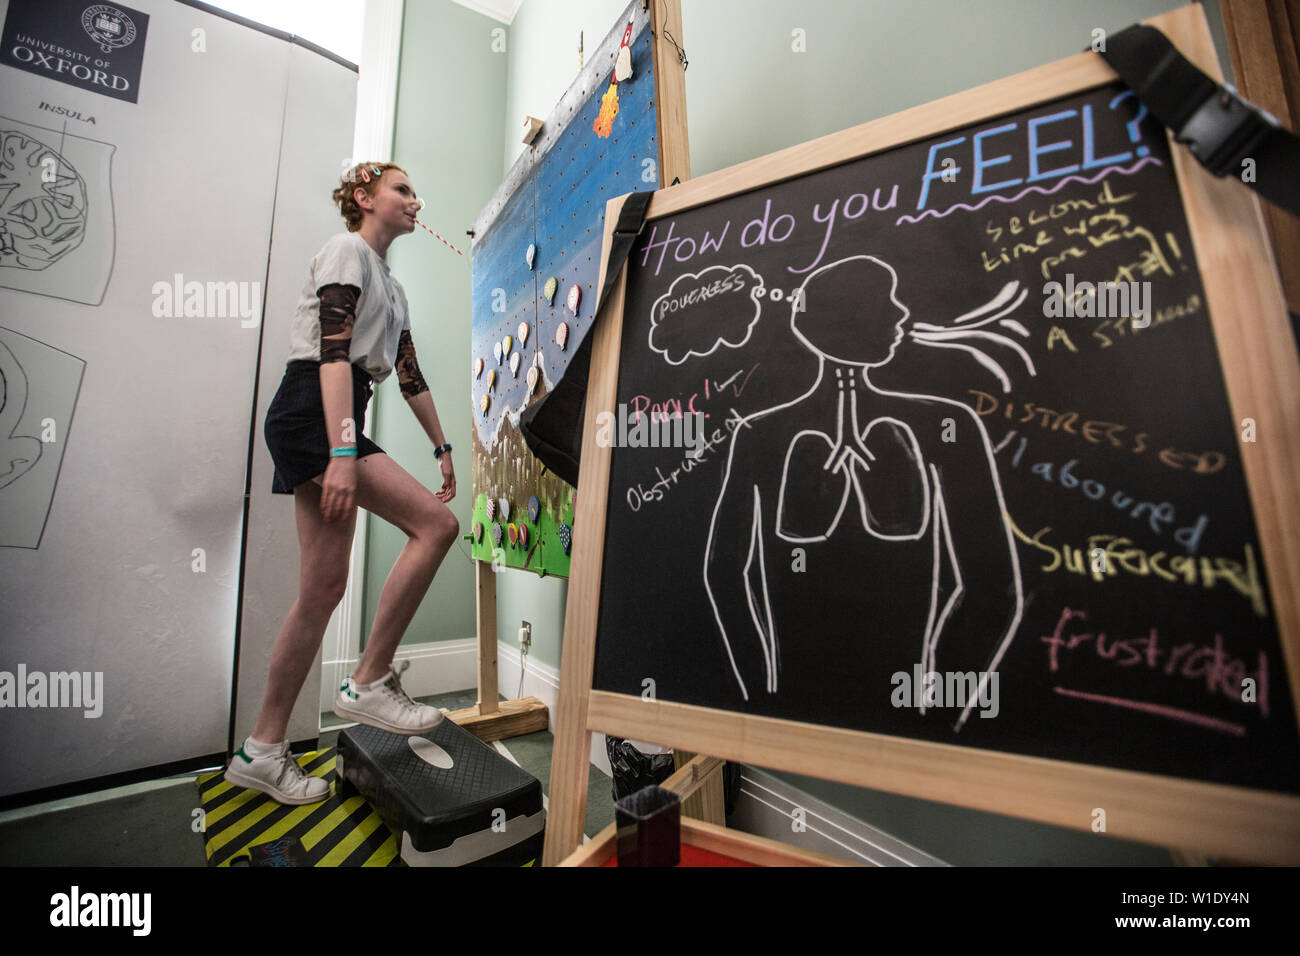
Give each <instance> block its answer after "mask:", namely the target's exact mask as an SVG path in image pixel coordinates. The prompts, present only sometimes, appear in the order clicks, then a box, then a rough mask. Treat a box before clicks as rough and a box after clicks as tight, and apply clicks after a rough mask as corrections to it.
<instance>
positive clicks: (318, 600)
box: [253, 481, 356, 743]
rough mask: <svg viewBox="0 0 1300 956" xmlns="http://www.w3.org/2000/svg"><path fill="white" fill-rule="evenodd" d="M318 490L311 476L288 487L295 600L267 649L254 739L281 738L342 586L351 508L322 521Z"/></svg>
mask: <svg viewBox="0 0 1300 956" xmlns="http://www.w3.org/2000/svg"><path fill="white" fill-rule="evenodd" d="M320 495H321V492H320V487H319V486H318V485H316V484H314V483H313V482H310V481H309V482H306V483H304V484H301V485H299V486H298V487H297V488H295V489H294V490H293V498H294V506H295V510H296V513H297V520H298V548H299V552H300V554H301V558H300V570H299V584H298V600H297V601H295V602H294V605H293V607H292V608H291V609H290V611H289V616H288V617H287V618H286V619H285V622H284V627H282V628H281V629H280V637H279V639H278V640H276V642H275V648H274V649H273V650H272V651H271V676H270V680H268V681H267V685H266V697H265V698H264V699H263V701H262V712H261V714H260V715H259V717H258V719H257V726H255V727H254V728H253V738H254V739H255V740H260V741H262V742H263V743H279V742H280V741H281V740H284V735H285V731H286V729H287V728H288V726H289V715H290V714H291V713H292V712H293V705H294V702H295V701H296V700H297V699H298V693H299V692H300V691H301V690H302V685H303V681H305V680H306V679H307V674H308V673H309V672H310V671H311V666H312V663H313V662H314V661H315V660H316V654H317V652H318V651H319V650H320V643H321V639H322V638H323V637H324V636H325V628H326V627H327V626H328V625H329V619H330V614H332V613H333V611H334V608H335V607H336V606H337V605H338V603H339V601H341V600H342V599H343V592H344V591H345V590H346V588H347V583H348V559H349V557H350V556H351V552H352V534H353V531H354V530H355V529H356V512H355V511H354V512H353V513H352V515H351V516H349V517H348V519H347V520H345V521H337V522H334V523H333V524H330V523H327V522H326V521H325V519H324V518H323V517H322V516H321V512H320Z"/></svg>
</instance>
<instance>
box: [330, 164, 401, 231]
mask: <svg viewBox="0 0 1300 956" xmlns="http://www.w3.org/2000/svg"><path fill="white" fill-rule="evenodd" d="M389 169H395V170H397V171H398V172H399V173H402V174H403V175H405V174H406V170H404V169H403V168H402V167H401V166H398V165H397V164H395V163H361V164H360V165H357V166H353V167H352V168H351V169H349V170H348V171H347V172H346V173H344V175H343V182H342V184H341V185H340V186H339V187H338V188H337V189H335V190H334V193H333V195H334V202H335V204H336V205H337V206H338V207H339V212H341V213H342V214H343V218H344V219H345V220H347V224H348V232H356V231H357V230H358V229H360V228H361V223H362V220H364V219H365V215H366V213H365V210H364V209H362V208H361V207H360V206H358V205H357V201H356V199H354V198H353V193H354V192H355V191H356V189H357V187H358V186H360V187H361V188H362V189H364V190H365V191H366V195H367V196H374V194H375V189H376V188H377V187H378V186H379V178H380V177H381V176H383V174H384V172H385V171H386V170H389ZM363 170H364V171H365V173H366V174H367V175H368V176H369V179H370V181H369V182H367V181H366V175H363Z"/></svg>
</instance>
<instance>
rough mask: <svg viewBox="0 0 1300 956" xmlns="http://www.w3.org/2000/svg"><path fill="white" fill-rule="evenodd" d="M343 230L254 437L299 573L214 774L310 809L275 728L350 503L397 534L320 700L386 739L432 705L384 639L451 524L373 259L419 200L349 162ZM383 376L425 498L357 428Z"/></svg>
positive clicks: (310, 645)
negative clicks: (390, 557) (395, 388)
mask: <svg viewBox="0 0 1300 956" xmlns="http://www.w3.org/2000/svg"><path fill="white" fill-rule="evenodd" d="M334 201H335V202H336V203H338V205H339V209H340V211H341V212H342V214H343V218H344V219H345V220H346V221H347V228H348V231H347V232H344V233H339V234H338V235H335V236H333V237H332V238H331V239H330V240H329V241H328V242H326V243H325V246H324V248H323V249H321V251H320V252H319V253H318V254H317V255H316V257H315V258H314V259H313V260H312V264H311V268H310V271H309V275H308V278H307V282H306V283H305V285H304V287H303V291H302V296H301V298H300V300H299V303H298V309H297V312H296V314H295V316H294V320H293V325H292V328H291V333H290V335H291V342H292V345H291V349H290V353H289V362H288V365H287V367H286V369H285V375H284V379H283V381H282V382H281V383H280V388H279V391H277V392H276V395H275V398H274V399H273V400H272V402H271V406H270V408H269V409H268V411H267V416H266V426H265V437H266V443H267V447H268V448H269V449H270V452H271V458H272V460H273V461H274V463H275V480H274V483H273V485H272V491H273V492H275V493H277V494H292V495H293V496H294V507H295V511H296V514H297V521H298V544H299V548H300V551H301V571H300V581H299V592H298V600H297V601H296V602H295V603H294V605H293V608H292V609H291V610H290V612H289V616H288V619H287V620H286V621H285V623H284V627H283V628H282V629H281V631H280V637H279V639H278V640H277V641H276V644H275V648H274V650H273V652H272V655H271V674H270V680H269V682H268V684H267V688H266V697H265V699H264V700H263V703H262V711H261V715H260V716H259V717H258V721H257V725H256V726H255V727H254V728H253V732H252V734H251V735H250V736H249V737H248V739H247V740H246V741H245V742H244V745H243V746H242V747H241V748H240V749H239V750H238V751H237V752H236V754H235V756H234V759H233V760H232V761H231V763H230V766H229V767H228V768H227V769H226V774H225V776H226V779H227V780H229V781H230V782H231V783H234V784H237V785H239V786H243V787H250V788H252V789H255V790H260V791H262V792H263V793H267V794H269V795H271V796H272V797H274V798H275V799H276V800H278V801H280V802H281V803H288V804H306V803H315V802H317V801H320V800H323V799H325V798H326V797H327V796H329V784H328V783H326V782H325V781H324V780H323V779H321V778H320V777H309V776H307V775H306V774H305V773H304V772H303V770H302V768H301V767H300V766H299V765H298V763H297V761H295V760H294V758H293V755H292V754H290V753H289V743H288V741H287V740H286V739H285V732H286V729H287V726H288V722H289V715H290V713H291V711H292V710H293V705H294V701H295V700H296V699H297V697H298V693H299V691H301V690H302V685H303V682H304V680H305V679H306V677H307V673H308V672H309V671H310V670H311V665H312V662H313V660H315V657H316V653H317V650H318V649H319V648H320V643H321V639H322V638H323V637H324V635H325V628H326V625H327V624H328V623H329V618H330V614H331V613H332V612H333V610H334V608H335V606H336V605H337V604H338V602H339V601H340V600H341V599H342V597H343V591H344V589H345V588H346V586H347V580H348V562H349V556H350V553H351V549H352V534H353V531H354V530H355V527H356V509H357V507H361V508H365V509H366V510H367V511H369V512H370V513H371V514H375V515H378V516H379V517H381V518H383V519H384V520H385V521H388V522H390V523H391V524H393V525H395V526H396V527H398V528H400V529H401V530H402V531H404V532H406V534H407V536H408V539H409V540H408V541H407V543H406V546H405V548H403V550H402V553H401V554H400V555H399V556H398V559H397V562H396V563H395V564H394V565H393V569H392V571H391V572H390V573H389V575H388V580H387V581H386V582H385V584H384V588H383V592H382V594H381V596H380V599H379V607H378V609H377V611H376V614H375V620H374V624H373V626H372V627H371V630H370V638H369V641H368V642H367V644H366V649H365V652H364V653H363V654H362V657H361V661H360V662H359V664H358V666H357V669H356V671H355V672H354V673H353V674H352V675H351V676H350V677H349V678H348V679H347V680H346V681H344V682H343V686H342V687H341V688H339V693H338V695H337V697H336V700H335V704H334V712H335V713H337V714H338V715H340V716H342V717H347V718H349V719H351V720H355V721H358V722H360V723H364V724H369V725H371V726H375V727H380V728H383V729H384V730H388V731H391V732H393V733H405V734H421V733H426V732H428V731H429V730H432V729H433V728H434V727H436V726H437V725H438V723H439V722H440V721H441V719H442V714H441V713H439V712H438V711H437V710H435V709H434V708H432V707H427V706H424V705H421V704H417V703H416V702H414V701H413V700H411V698H410V697H408V696H407V694H406V693H405V691H403V690H402V685H401V682H400V675H401V672H402V670H404V669H405V665H406V662H403V667H402V668H400V669H397V668H394V667H393V655H394V653H395V651H396V649H397V644H398V642H399V641H400V640H401V638H402V634H403V633H404V632H405V631H406V627H407V625H408V624H410V622H411V619H412V617H414V615H415V611H416V608H418V607H419V605H420V601H421V599H422V598H423V597H424V594H425V592H426V591H427V590H428V588H429V585H430V583H431V582H432V581H433V576H434V573H435V572H436V571H437V570H438V566H439V565H440V564H441V562H442V559H443V557H444V556H445V555H446V553H447V551H448V550H450V548H451V546H452V543H453V542H454V541H455V540H456V536H457V534H458V533H459V525H458V522H457V520H456V518H455V516H454V515H453V514H452V513H451V509H450V508H448V507H447V503H448V502H450V501H451V500H452V498H453V497H454V496H455V494H456V476H455V473H454V472H453V470H452V462H451V455H450V454H449V452H450V451H451V446H450V445H449V444H447V443H446V438H445V436H444V435H443V432H442V426H441V425H440V424H439V422H438V413H437V410H436V409H435V408H434V404H433V398H432V396H431V395H430V393H429V389H428V386H427V385H426V384H425V382H424V378H423V377H422V376H421V374H420V367H419V364H418V363H417V362H416V358H415V346H414V345H413V344H412V342H411V331H410V330H411V323H410V317H409V315H408V312H407V304H406V294H405V292H404V291H403V290H402V286H401V284H400V283H399V282H398V281H397V279H396V278H394V277H393V276H392V275H391V274H390V273H389V270H388V265H387V263H386V262H385V261H384V257H385V255H386V253H387V251H388V247H389V245H390V244H391V243H392V241H393V240H394V239H396V238H397V237H398V236H403V235H406V234H407V233H409V232H412V231H413V230H414V229H415V216H416V213H417V212H419V209H420V207H421V205H422V203H421V202H420V200H419V199H417V198H416V195H415V190H414V188H413V187H412V186H411V182H410V180H409V179H408V178H407V176H406V173H405V171H404V170H402V169H401V168H400V167H398V166H394V165H392V164H390V163H367V164H364V165H362V166H358V167H356V168H355V169H353V170H352V171H350V172H349V174H348V175H347V176H346V177H345V178H344V180H343V184H342V185H341V186H340V187H339V188H338V189H336V190H334ZM394 370H396V372H397V378H398V381H399V383H400V385H401V390H402V395H403V396H404V397H405V399H406V403H407V405H408V406H409V407H410V409H411V411H412V412H413V413H414V414H415V417H416V418H417V419H418V420H419V422H420V425H421V427H422V428H423V429H424V431H425V433H426V434H427V435H428V436H429V440H430V441H431V442H432V443H433V445H434V449H433V453H434V456H435V457H436V458H437V459H438V462H439V465H440V467H441V469H442V479H443V482H442V488H441V490H439V491H438V492H436V493H434V492H430V491H429V490H428V489H427V488H425V487H424V486H423V485H421V484H420V483H419V482H418V481H416V480H415V478H413V477H411V475H410V474H408V473H407V472H406V471H405V470H404V469H403V468H401V467H400V466H399V465H398V464H397V463H396V462H394V461H393V460H392V459H391V458H389V457H388V456H387V455H386V454H384V451H383V449H382V448H380V447H379V446H378V445H376V444H375V443H374V442H372V441H371V440H370V439H369V438H367V437H366V436H365V435H363V434H362V429H363V428H364V425H365V413H366V405H367V404H368V402H369V400H370V395H371V388H372V383H373V382H382V381H383V380H384V379H385V378H387V377H388V376H389V375H390V374H391V373H392V372H393V371H394Z"/></svg>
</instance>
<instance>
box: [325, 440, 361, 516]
mask: <svg viewBox="0 0 1300 956" xmlns="http://www.w3.org/2000/svg"><path fill="white" fill-rule="evenodd" d="M356 493H357V460H356V459H355V458H352V457H350V456H349V457H342V458H331V459H330V463H329V465H327V466H326V468H325V478H324V480H323V481H322V482H321V494H320V513H321V515H322V517H324V519H325V520H326V521H327V522H331V523H332V522H335V521H340V520H343V519H346V518H349V517H351V516H352V512H353V509H354V508H355V507H356Z"/></svg>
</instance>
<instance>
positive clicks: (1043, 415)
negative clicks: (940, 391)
mask: <svg viewBox="0 0 1300 956" xmlns="http://www.w3.org/2000/svg"><path fill="white" fill-rule="evenodd" d="M966 391H967V392H968V393H969V394H971V395H973V396H974V397H975V403H974V405H973V406H972V408H974V410H975V414H977V415H979V416H980V417H981V418H985V417H988V416H989V415H995V414H998V413H999V412H1000V413H1001V414H1002V417H1003V418H1005V419H1006V420H1007V421H1009V422H1016V423H1019V424H1024V423H1026V422H1032V423H1033V424H1034V425H1037V426H1038V427H1039V428H1042V429H1044V430H1046V431H1054V432H1056V431H1059V432H1064V433H1065V434H1067V435H1076V436H1079V437H1081V438H1083V439H1084V441H1087V442H1089V443H1091V444H1093V445H1101V446H1102V447H1110V448H1119V449H1122V450H1127V451H1130V452H1132V453H1133V454H1135V455H1140V454H1142V453H1143V452H1146V451H1147V450H1148V449H1150V450H1151V453H1152V454H1155V456H1156V457H1157V458H1158V459H1159V461H1160V463H1161V464H1162V465H1165V466H1166V467H1168V468H1173V469H1174V470H1176V471H1183V470H1187V471H1191V472H1192V473H1193V474H1198V475H1212V474H1214V473H1215V472H1217V471H1219V470H1220V469H1222V468H1223V466H1224V465H1226V464H1227V461H1228V460H1227V458H1226V457H1224V455H1223V453H1222V452H1217V451H1206V452H1190V451H1179V450H1178V449H1176V448H1174V447H1173V446H1166V447H1165V448H1161V449H1160V450H1159V451H1156V446H1155V444H1152V443H1151V442H1150V437H1151V436H1150V435H1149V434H1147V433H1146V432H1134V431H1133V430H1132V429H1131V428H1129V427H1128V426H1127V425H1123V424H1120V423H1119V422H1108V421H1103V420H1101V419H1096V418H1083V417H1082V413H1080V412H1074V411H1069V412H1058V411H1056V409H1053V408H1048V407H1047V406H1046V405H1040V404H1038V403H1037V402H1005V403H1003V401H1002V400H1001V399H1000V398H999V397H998V396H996V395H990V394H989V393H988V392H983V391H980V390H979V389H977V388H968V389H967V390H966ZM1012 434H1013V435H1014V434H1015V432H1012Z"/></svg>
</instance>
